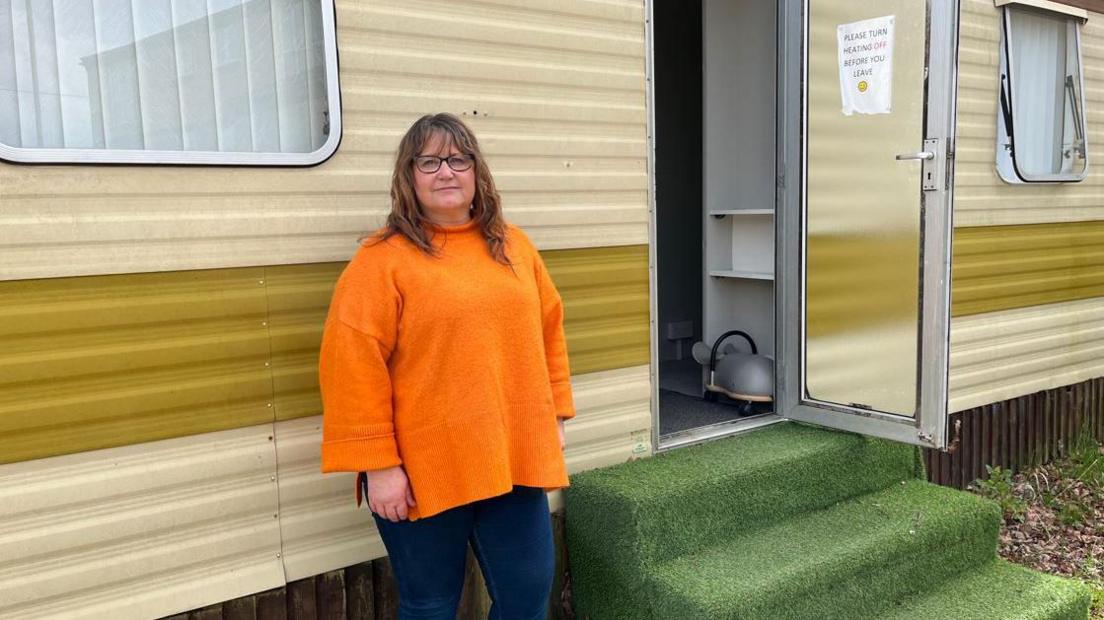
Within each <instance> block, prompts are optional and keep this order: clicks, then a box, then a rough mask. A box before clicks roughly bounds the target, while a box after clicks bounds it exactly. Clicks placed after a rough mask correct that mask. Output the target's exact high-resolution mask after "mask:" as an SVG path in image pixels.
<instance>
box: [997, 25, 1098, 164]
mask: <svg viewBox="0 0 1104 620" xmlns="http://www.w3.org/2000/svg"><path fill="white" fill-rule="evenodd" d="M1080 24H1081V20H1080V19H1078V18H1077V17H1075V16H1070V15H1065V14H1061V13H1054V12H1048V11H1043V10H1038V9H1034V8H1029V7H1025V6H1005V8H1004V24H1003V25H1004V28H1003V32H1002V41H1001V59H1000V93H999V95H1000V106H999V116H998V119H997V127H998V130H997V134H998V135H997V171H998V172H999V173H1000V176H1001V178H1002V179H1004V180H1005V181H1008V182H1010V183H1029V182H1037V181H1043V182H1054V181H1080V180H1081V179H1083V178H1084V177H1085V172H1086V170H1087V168H1088V160H1087V158H1086V153H1087V146H1086V141H1085V114H1084V111H1085V102H1084V87H1083V84H1082V80H1081V46H1080Z"/></svg>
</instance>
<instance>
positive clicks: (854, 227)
mask: <svg viewBox="0 0 1104 620" xmlns="http://www.w3.org/2000/svg"><path fill="white" fill-rule="evenodd" d="M782 5H783V6H782V8H781V9H780V17H781V19H782V20H783V21H782V23H783V24H784V29H785V30H784V33H785V36H783V37H782V40H783V43H782V45H783V49H782V50H781V54H782V62H781V66H782V75H781V76H780V78H781V79H780V80H779V82H780V88H781V93H780V98H779V99H780V108H779V112H780V114H782V118H783V119H785V120H784V122H783V123H782V125H781V127H780V142H781V143H782V145H783V149H782V151H781V155H780V162H779V163H780V170H781V171H782V175H781V183H780V185H781V188H782V189H781V191H780V194H779V196H780V200H779V205H778V206H779V208H778V244H777V246H776V247H777V248H778V254H777V260H778V268H779V273H780V276H781V277H780V278H779V281H778V287H777V289H776V295H777V297H778V304H777V308H778V312H779V313H780V315H779V316H778V338H779V342H780V343H781V346H780V347H779V351H780V352H781V353H782V355H781V359H780V362H781V363H780V364H779V366H778V368H779V375H778V377H779V378H778V386H777V394H778V412H779V413H780V414H781V415H782V416H783V417H786V418H790V419H794V420H801V421H804V422H809V423H812V424H818V425H821V426H828V427H833V428H838V429H843V430H848V431H854V432H858V433H862V434H866V435H874V436H878V437H885V438H888V439H893V440H896V441H902V442H907V443H912V444H917V445H921V446H926V447H933V448H945V447H946V445H947V430H946V421H947V368H948V361H947V358H948V341H949V324H950V319H949V303H950V240H951V210H950V209H951V191H950V190H951V173H952V168H951V164H952V162H953V144H954V142H953V124H954V123H953V120H954V93H955V62H956V58H955V56H956V55H955V49H956V45H957V16H958V6H957V2H954V1H952V0H806V2H803V3H799V2H786V1H784V2H783V3H782ZM798 93H800V97H798V96H795V95H796V94H798ZM798 181H799V182H798Z"/></svg>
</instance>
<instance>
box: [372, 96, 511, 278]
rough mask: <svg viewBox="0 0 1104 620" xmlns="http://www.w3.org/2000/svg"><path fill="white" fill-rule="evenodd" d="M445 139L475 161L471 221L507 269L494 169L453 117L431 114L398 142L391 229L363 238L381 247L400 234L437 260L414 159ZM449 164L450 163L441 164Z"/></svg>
mask: <svg viewBox="0 0 1104 620" xmlns="http://www.w3.org/2000/svg"><path fill="white" fill-rule="evenodd" d="M438 136H440V137H443V138H444V140H445V144H446V146H448V145H452V146H455V147H456V148H457V150H459V151H461V152H463V153H468V154H469V155H471V156H472V157H474V158H475V197H474V198H473V199H472V213H471V216H472V219H473V220H475V221H476V222H477V224H478V226H479V230H480V232H481V233H482V235H483V239H485V240H486V242H487V249H488V250H489V251H490V253H491V256H493V257H494V259H495V260H496V261H498V262H500V263H502V264H504V265H511V263H510V260H509V258H507V256H506V220H505V219H503V217H502V201H501V199H500V198H499V196H498V189H497V188H495V182H494V177H492V176H491V169H490V168H489V167H488V166H487V162H486V160H485V159H483V152H482V151H480V150H479V142H478V141H477V140H476V139H475V134H474V133H472V130H471V128H469V127H468V126H467V125H465V124H464V122H463V121H461V120H460V119H459V118H457V117H456V116H454V115H452V114H447V113H440V114H427V115H425V116H423V117H421V118H419V119H418V120H416V121H414V124H413V125H411V126H410V129H408V130H406V134H405V135H403V137H402V140H400V141H399V150H398V152H397V153H396V155H395V170H394V172H393V173H392V174H391V213H390V214H389V215H388V216H387V224H386V226H384V227H383V229H381V230H380V231H379V232H378V234H375V235H368V236H366V237H363V238H362V239H361V241H362V242H363V241H364V240H366V239H367V240H369V241H370V242H371V243H378V242H380V241H383V240H385V239H389V238H391V237H393V236H395V235H398V234H401V235H403V236H405V237H406V238H407V239H409V240H410V241H411V242H413V243H414V245H415V246H417V247H418V248H419V249H421V250H422V251H423V252H425V253H426V254H428V255H430V256H437V255H438V254H439V252H440V250H439V249H438V248H436V247H434V245H433V243H432V239H433V237H432V235H433V230H432V228H430V226H429V224H430V223H431V220H430V219H429V217H428V216H426V214H425V212H424V211H422V208H421V205H419V204H418V198H417V195H416V194H415V193H414V157H415V156H416V155H418V153H420V152H421V150H422V149H423V148H425V145H426V144H428V143H429V141H430V140H431V139H433V138H435V137H438ZM442 165H446V166H447V165H448V164H442Z"/></svg>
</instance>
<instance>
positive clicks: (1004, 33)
mask: <svg viewBox="0 0 1104 620" xmlns="http://www.w3.org/2000/svg"><path fill="white" fill-rule="evenodd" d="M994 1H995V2H996V3H997V6H1003V7H1004V10H1003V11H1001V43H1000V44H1001V49H1000V69H1001V71H1000V72H1001V74H1002V75H1006V76H1008V80H1009V87H1008V91H1007V97H1008V116H1009V119H1011V120H1010V121H1009V123H1011V124H1013V125H1014V123H1015V119H1014V118H1012V114H1013V109H1014V106H1013V102H1012V91H1013V89H1012V87H1011V80H1012V78H1011V76H1012V74H1013V71H1012V65H1013V63H1014V59H1013V58H1012V54H1011V53H1010V50H1009V46H1010V45H1011V31H1010V29H1011V20H1010V19H1009V17H1008V13H1009V11H1010V10H1011V8H1012V6H1015V5H1022V6H1029V7H1033V8H1036V9H1039V8H1044V7H1042V6H1041V5H1043V4H1046V5H1055V6H1058V7H1061V8H1062V9H1069V10H1059V11H1052V12H1057V13H1060V14H1063V15H1068V16H1071V17H1074V18H1078V17H1079V14H1078V13H1076V11H1079V9H1075V8H1073V7H1067V6H1065V5H1061V4H1057V3H1055V2H1047V1H1046V0H1003V1H1002V0H994ZM1046 10H1049V9H1046ZM1081 19H1082V23H1083V22H1084V21H1085V20H1086V19H1087V14H1086V17H1084V18H1081ZM1073 31H1074V35H1075V38H1076V45H1077V63H1078V72H1077V77H1078V80H1079V81H1080V85H1079V89H1078V92H1077V95H1078V99H1079V105H1080V107H1081V117H1082V121H1081V122H1082V123H1083V124H1084V129H1085V131H1084V137H1083V140H1084V148H1085V168H1084V169H1083V170H1082V171H1081V172H1080V173H1078V174H1047V175H1030V174H1024V173H1023V172H1021V171H1020V169H1019V166H1017V165H1016V157H1015V155H1014V153H1015V150H1016V146H1015V137H1014V136H1013V137H1011V138H1010V137H1009V136H1008V130H1007V127H1006V122H1005V117H1004V105H1003V103H1002V102H1001V101H998V104H997V154H996V155H997V162H998V164H997V167H996V168H997V175H998V176H1000V178H1001V180H1002V181H1004V182H1006V183H1011V184H1016V185H1018V184H1026V183H1076V182H1078V181H1083V180H1084V179H1085V177H1087V176H1088V173H1089V164H1090V162H1089V141H1088V133H1089V127H1088V119H1087V118H1086V117H1085V64H1084V59H1083V57H1082V55H1081V28H1074V29H1073ZM1005 62H1007V63H1008V64H1007V66H1005ZM997 88H998V89H1000V92H999V93H998V98H1001V97H1004V88H1005V86H1004V84H1003V83H998V85H997ZM1005 144H1011V147H1012V148H1011V149H1006V148H1005ZM1003 158H1007V160H1008V163H1009V164H1010V165H1008V166H1001V165H1000V163H999V162H1000V161H1001V160H1002V159H1003ZM1006 168H1007V169H1010V170H1011V171H1012V172H1013V175H1014V176H1012V177H1009V176H1008V175H1006V174H1005V171H1006Z"/></svg>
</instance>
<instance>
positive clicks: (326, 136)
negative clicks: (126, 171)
mask: <svg viewBox="0 0 1104 620" xmlns="http://www.w3.org/2000/svg"><path fill="white" fill-rule="evenodd" d="M333 30H334V28H333V6H332V1H327V0H322V1H320V0H143V1H142V2H131V0H34V1H33V2H32V1H29V0H0V41H5V40H6V41H9V42H10V45H0V157H5V158H9V159H15V160H18V161H52V162H58V161H72V162H88V161H100V162H111V161H122V162H126V163H143V162H149V163H234V164H309V163H316V162H317V161H321V160H322V159H324V158H325V157H326V156H328V155H329V152H332V148H327V147H332V146H335V145H336V139H333V138H335V137H336V136H331V134H333V133H335V129H337V127H335V123H336V122H337V105H336V103H337V102H336V99H337V96H336V94H337V92H338V91H337V87H336V80H337V72H336V50H335V49H333V47H334V42H335V37H334V32H333ZM327 151H328V152H327Z"/></svg>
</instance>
